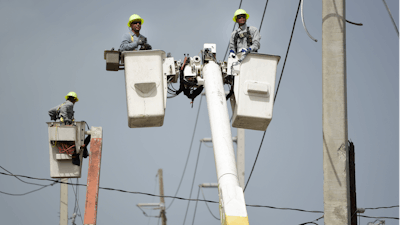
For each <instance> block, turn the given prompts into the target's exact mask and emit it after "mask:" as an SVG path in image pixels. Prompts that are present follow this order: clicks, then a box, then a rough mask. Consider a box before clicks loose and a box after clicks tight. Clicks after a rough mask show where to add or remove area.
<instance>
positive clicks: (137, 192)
mask: <svg viewBox="0 0 400 225" xmlns="http://www.w3.org/2000/svg"><path fill="white" fill-rule="evenodd" d="M0 174H2V175H6V176H12V175H10V174H7V173H3V172H0ZM14 176H18V177H24V178H28V179H33V180H44V181H53V182H54V183H63V184H68V185H78V186H85V187H86V186H87V185H86V184H73V183H68V182H61V181H59V180H53V179H47V178H35V177H30V176H25V175H14ZM99 189H102V190H109V191H118V192H122V193H128V194H140V195H148V196H155V197H164V198H173V199H179V200H184V201H201V202H209V203H216V204H219V202H217V201H211V200H203V199H188V198H181V197H176V196H168V195H164V196H161V195H156V194H150V193H145V192H139V191H126V190H122V189H116V188H105V187H99ZM246 206H249V207H258V208H270V209H279V210H293V211H300V212H309V213H323V212H322V211H311V210H304V209H296V208H279V207H274V206H266V205H250V204H246Z"/></svg>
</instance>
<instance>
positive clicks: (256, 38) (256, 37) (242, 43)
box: [229, 24, 261, 53]
mask: <svg viewBox="0 0 400 225" xmlns="http://www.w3.org/2000/svg"><path fill="white" fill-rule="evenodd" d="M249 32H250V35H251V37H252V39H253V40H252V42H253V43H252V45H251V46H247V37H243V38H240V37H238V38H237V41H236V44H237V46H236V49H235V42H234V40H235V35H236V33H238V34H241V33H247V25H246V24H244V25H243V26H241V27H239V28H238V29H237V30H235V31H233V32H232V34H231V39H230V41H229V49H230V50H233V51H234V52H235V53H237V52H236V51H240V49H242V48H251V51H252V52H255V51H257V50H258V49H260V40H261V35H260V32H259V31H258V29H257V28H255V27H252V26H249Z"/></svg>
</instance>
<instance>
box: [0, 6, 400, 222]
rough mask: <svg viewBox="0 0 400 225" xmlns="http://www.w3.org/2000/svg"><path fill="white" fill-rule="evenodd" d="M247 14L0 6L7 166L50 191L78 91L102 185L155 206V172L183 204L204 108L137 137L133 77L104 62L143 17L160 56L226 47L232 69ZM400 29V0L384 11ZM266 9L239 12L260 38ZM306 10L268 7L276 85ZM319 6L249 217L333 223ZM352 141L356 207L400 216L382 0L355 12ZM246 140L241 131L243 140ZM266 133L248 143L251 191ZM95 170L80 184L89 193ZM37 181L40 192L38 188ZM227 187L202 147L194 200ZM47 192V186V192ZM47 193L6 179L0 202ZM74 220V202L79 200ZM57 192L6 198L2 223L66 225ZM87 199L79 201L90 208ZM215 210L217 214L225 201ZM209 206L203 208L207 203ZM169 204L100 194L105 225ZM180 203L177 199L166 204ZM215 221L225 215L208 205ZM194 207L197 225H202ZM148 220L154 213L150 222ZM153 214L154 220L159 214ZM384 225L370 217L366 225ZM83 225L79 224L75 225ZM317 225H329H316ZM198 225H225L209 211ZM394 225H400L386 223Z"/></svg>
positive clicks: (390, 38) (295, 50)
mask: <svg viewBox="0 0 400 225" xmlns="http://www.w3.org/2000/svg"><path fill="white" fill-rule="evenodd" d="M239 2H240V1H228V0H219V1H211V0H204V1H176V0H171V1H159V0H158V1H156V0H147V1H123V0H115V1H94V0H92V1H89V0H85V1H50V0H48V1H45V0H40V1H25V0H24V1H5V0H2V1H0V47H1V52H0V74H1V75H0V103H1V110H0V115H1V116H0V126H1V135H0V141H1V143H2V149H1V152H2V156H1V157H0V165H1V166H3V167H5V168H6V169H8V170H10V171H11V172H13V173H15V174H23V175H28V176H33V177H40V178H50V172H49V154H48V152H49V150H48V140H47V126H46V123H45V122H46V121H48V120H49V117H48V115H47V111H48V109H50V108H51V107H53V106H56V105H57V104H60V103H61V102H63V100H64V96H65V95H66V94H67V93H68V92H69V91H75V92H77V94H78V97H79V99H80V101H79V102H78V103H77V104H76V105H75V112H76V113H75V118H76V119H77V120H85V121H87V122H88V124H89V125H90V126H101V127H103V135H104V139H103V140H104V143H103V158H102V168H101V181H100V186H102V187H111V188H118V189H124V190H129V191H140V192H146V193H158V189H155V187H156V177H155V175H156V173H157V170H158V169H159V168H162V169H163V170H164V187H165V195H174V193H175V191H176V188H177V186H178V183H179V180H180V178H181V175H182V171H183V167H184V165H185V160H186V157H187V154H188V149H189V145H190V140H191V137H192V132H193V128H194V123H195V119H196V113H197V110H198V107H199V102H200V99H199V98H197V99H196V100H195V101H194V107H193V108H191V107H190V100H189V99H187V98H186V97H185V96H183V95H182V96H178V97H177V98H173V99H169V100H168V102H167V110H166V115H165V121H164V126H163V127H160V128H143V129H130V128H129V127H128V125H127V110H126V96H125V81H124V74H123V71H119V72H107V71H106V70H105V60H104V59H103V51H104V50H106V49H110V48H111V47H115V48H117V49H118V47H119V44H120V42H121V37H122V35H123V34H124V33H126V32H127V31H128V28H127V26H126V23H127V22H128V18H129V16H130V15H132V14H134V13H136V14H139V15H140V16H141V17H142V18H143V19H144V24H143V27H142V31H141V33H142V34H143V35H145V36H147V38H148V41H149V43H150V44H151V45H152V46H153V48H154V49H161V50H164V51H165V52H171V54H172V56H173V57H174V58H175V60H179V59H183V58H184V56H183V54H184V53H189V54H190V56H195V55H197V54H198V53H199V51H200V50H201V49H202V47H203V44H204V43H216V44H217V59H218V60H222V59H223V56H224V53H225V49H226V46H227V44H228V39H229V37H230V33H231V31H232V27H233V21H232V17H233V13H234V11H235V10H236V9H237V8H238V6H239ZM386 2H387V4H388V6H389V8H390V10H391V12H392V14H393V16H394V18H395V21H396V24H397V26H398V24H399V20H398V18H399V1H397V0H386ZM264 6H265V1H264V0H263V1H261V0H253V1H246V0H244V1H243V3H242V8H243V9H245V10H246V11H247V12H248V13H249V14H250V18H249V20H248V24H249V25H252V26H255V27H257V28H259V26H260V22H261V18H262V13H263V10H264ZM297 6H298V1H295V0H286V1H276V0H271V1H269V4H268V8H267V11H266V14H265V18H264V22H263V25H262V29H261V35H262V39H261V49H260V51H259V52H261V53H267V54H272V55H280V56H281V61H280V62H279V64H278V69H277V76H278V77H279V75H280V73H281V70H282V66H283V61H284V57H285V54H286V50H287V46H288V43H289V38H290V33H291V30H292V26H293V21H294V18H295V15H296V10H297ZM321 9H322V3H321V1H316V0H314V1H312V0H306V1H305V5H304V13H305V20H306V24H307V28H308V30H309V32H310V33H311V34H312V35H313V36H314V37H315V38H316V39H318V42H313V41H312V40H311V39H310V38H309V37H308V36H307V34H306V32H305V30H304V29H303V27H302V24H301V18H300V15H299V18H298V20H297V23H296V29H295V32H294V37H293V41H292V45H291V48H290V53H289V56H288V60H287V64H286V67H285V71H284V74H283V78H282V83H281V86H280V89H279V93H278V96H277V99H276V104H275V106H274V118H273V121H272V123H271V124H270V126H269V128H268V130H267V133H266V137H265V140H264V144H263V146H262V149H261V153H260V156H259V158H258V162H257V165H256V168H255V171H254V173H253V175H252V178H251V180H250V183H249V185H248V187H247V190H246V192H245V199H246V203H247V204H259V205H268V206H275V207H290V208H299V209H306V210H319V211H323V170H322V169H323V168H322V79H321V78H322V69H321V65H322V61H321V56H322V54H321V52H322V50H321V41H322V40H321V32H322V31H321V21H322V19H321V15H322V12H321ZM346 16H347V19H348V20H350V21H353V22H359V23H363V24H364V26H362V27H359V26H354V25H350V24H347V28H346V31H347V85H348V87H347V88H348V89H347V101H348V130H349V139H351V140H352V141H353V142H354V144H355V148H356V177H357V178H356V182H357V204H358V207H362V208H366V207H379V206H392V205H398V204H399V38H398V36H397V33H396V31H395V29H394V27H393V24H392V22H391V20H390V17H389V15H388V12H387V11H386V8H385V6H384V4H383V2H382V1H381V0H353V1H347V5H346ZM232 132H233V134H234V135H236V129H232ZM262 134H263V132H260V131H250V130H248V131H246V180H247V177H248V175H249V173H250V170H251V167H252V165H253V162H254V159H255V156H256V153H257V150H258V148H259V145H260V142H261V138H262ZM210 136H211V132H210V126H209V120H208V112H207V106H206V99H205V98H204V99H203V101H202V105H201V108H200V116H199V122H198V127H197V130H196V134H195V139H194V144H193V147H192V152H191V155H190V158H189V160H190V161H189V164H188V168H187V171H186V175H185V178H184V180H183V184H182V186H181V189H180V191H179V193H178V196H180V197H185V198H188V197H189V192H190V187H191V183H192V177H193V172H194V167H195V164H196V158H197V153H198V149H199V140H200V139H202V138H205V137H210ZM87 164H88V160H85V161H84V166H83V169H82V172H83V175H82V178H81V179H79V182H80V183H86V179H87V176H86V174H87ZM38 182H39V181H38ZM212 182H216V172H215V164H214V156H213V150H212V148H208V147H206V146H204V145H203V146H202V147H201V153H200V158H199V166H198V170H197V176H196V180H195V189H194V190H193V195H192V198H195V197H196V196H195V195H196V194H197V190H198V189H197V185H198V184H201V183H212ZM40 183H43V184H47V182H40ZM35 188H37V186H32V185H28V184H24V183H21V182H20V181H18V180H16V179H15V178H14V179H13V178H12V177H7V176H3V175H2V176H0V191H4V192H9V193H23V192H27V191H30V190H33V189H35ZM69 191H70V192H69V202H70V205H69V213H70V215H71V214H72V211H73V206H74V200H75V198H74V195H73V192H72V188H71V187H69ZM59 192H60V186H59V185H55V186H53V187H47V188H45V189H43V190H41V191H39V192H35V193H32V194H29V195H26V196H22V197H13V196H8V195H3V194H2V195H0V218H1V224H41V225H42V224H57V223H58V221H59V218H58V213H59ZM85 195H86V189H85V188H84V187H81V188H79V206H80V211H81V212H82V214H83V213H84V207H85ZM205 195H206V198H207V199H209V200H216V201H218V193H217V190H216V189H207V190H205ZM200 197H201V195H200ZM157 201H159V199H158V198H153V197H149V196H145V195H134V194H126V193H120V192H113V191H106V190H101V191H100V195H99V207H98V217H97V219H98V224H157V222H158V219H155V218H152V219H150V220H149V218H147V217H145V216H144V215H143V214H142V212H141V211H140V210H139V209H138V208H137V207H136V204H137V203H149V202H157ZM170 202H171V199H168V198H167V199H166V204H167V205H169V203H170ZM186 206H187V202H186V201H182V200H175V202H174V203H173V205H172V206H171V208H169V209H168V211H167V218H168V224H183V218H184V213H185V211H186ZM210 207H211V210H212V211H213V213H214V214H215V215H218V204H210ZM247 210H248V215H249V221H250V223H251V224H267V223H268V224H300V223H304V222H308V221H312V220H314V219H317V218H318V217H320V216H321V214H318V213H317V214H315V213H305V212H296V211H283V210H276V209H267V208H252V207H247ZM193 212H194V203H191V205H190V209H189V213H188V219H187V220H186V224H191V223H192V218H193ZM148 213H150V212H148ZM152 214H153V215H155V214H156V211H153V212H152ZM365 215H368V216H391V217H398V216H399V209H398V208H394V209H381V210H367V211H366V212H365ZM372 221H374V219H367V218H362V219H361V224H367V223H368V222H372ZM76 222H77V224H81V218H77V220H76ZM317 223H318V224H323V220H319V221H318V222H317ZM195 224H219V221H217V220H215V219H214V218H213V217H212V216H211V215H210V213H209V212H208V210H207V208H206V206H205V204H204V203H202V202H200V203H199V204H198V207H197V214H196V220H195ZM386 224H399V222H398V220H386Z"/></svg>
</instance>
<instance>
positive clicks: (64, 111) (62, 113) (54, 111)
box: [49, 100, 74, 123]
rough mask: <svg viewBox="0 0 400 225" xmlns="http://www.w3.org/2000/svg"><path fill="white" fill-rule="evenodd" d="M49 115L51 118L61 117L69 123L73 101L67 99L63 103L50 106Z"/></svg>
mask: <svg viewBox="0 0 400 225" xmlns="http://www.w3.org/2000/svg"><path fill="white" fill-rule="evenodd" d="M49 115H50V118H51V119H53V120H54V119H55V120H56V121H60V118H61V117H62V118H64V121H65V122H68V123H71V122H72V120H73V119H74V103H72V102H71V101H68V100H67V101H65V102H64V103H63V104H61V105H58V106H56V107H53V108H51V109H50V110H49Z"/></svg>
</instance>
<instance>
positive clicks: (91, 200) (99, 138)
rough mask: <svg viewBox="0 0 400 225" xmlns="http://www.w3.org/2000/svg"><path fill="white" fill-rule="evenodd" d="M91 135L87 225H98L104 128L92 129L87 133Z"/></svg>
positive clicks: (85, 219)
mask: <svg viewBox="0 0 400 225" xmlns="http://www.w3.org/2000/svg"><path fill="white" fill-rule="evenodd" d="M87 133H88V134H90V135H91V140H90V156H89V168H88V177H87V188H86V204H85V218H84V221H83V223H84V224H85V225H96V224H97V209H98V202H99V185H100V168H101V154H102V150H103V128H102V127H92V129H90V131H88V132H87Z"/></svg>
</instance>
